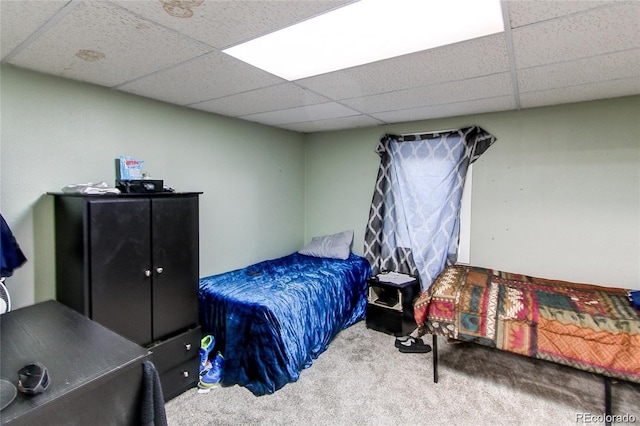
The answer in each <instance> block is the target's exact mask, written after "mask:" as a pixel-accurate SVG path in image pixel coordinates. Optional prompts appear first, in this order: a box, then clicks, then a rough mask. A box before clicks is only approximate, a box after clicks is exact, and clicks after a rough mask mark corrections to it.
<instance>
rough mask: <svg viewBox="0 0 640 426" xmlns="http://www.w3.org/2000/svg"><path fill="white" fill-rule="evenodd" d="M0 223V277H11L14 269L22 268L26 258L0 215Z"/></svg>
mask: <svg viewBox="0 0 640 426" xmlns="http://www.w3.org/2000/svg"><path fill="white" fill-rule="evenodd" d="M0 222H1V223H0V225H1V226H0V228H1V229H0V231H1V232H0V241H1V244H2V245H1V249H0V258H2V263H1V265H0V276H2V277H10V276H11V275H13V271H14V269H17V268H19V267H20V266H22V265H23V264H24V262H26V261H27V258H26V257H25V255H24V254H23V253H22V250H20V246H19V245H18V242H17V241H16V239H15V237H14V236H13V233H12V232H11V229H10V228H9V225H7V222H6V221H5V220H4V217H2V215H1V214H0Z"/></svg>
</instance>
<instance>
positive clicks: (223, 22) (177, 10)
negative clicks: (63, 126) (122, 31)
mask: <svg viewBox="0 0 640 426" xmlns="http://www.w3.org/2000/svg"><path fill="white" fill-rule="evenodd" d="M351 1H352V0H337V1H327V0H304V1H300V0H297V1H291V0H289V1H283V0H278V1H256V0H251V1H220V0H215V1H211V0H190V1H176V0H156V1H149V0H141V1H140V0H136V1H133V0H117V1H114V3H117V4H118V5H120V6H122V7H124V8H126V9H128V10H131V11H132V12H135V13H136V14H139V15H140V16H143V17H145V18H148V19H150V20H152V21H154V22H157V23H160V24H162V25H164V26H166V27H168V28H172V29H174V30H176V31H178V32H180V33H182V34H186V35H188V36H189V37H192V38H193V39H195V40H200V41H202V42H205V43H207V44H208V45H210V46H213V47H216V48H220V49H222V48H225V47H229V46H231V45H233V44H237V43H240V42H243V41H247V40H250V39H253V38H255V37H258V36H261V35H264V34H267V33H270V32H271V31H273V29H274V28H280V27H285V26H289V25H293V24H294V23H296V22H299V21H302V20H304V19H308V18H310V17H312V16H315V15H318V14H320V13H322V12H325V11H327V10H330V9H333V8H336V7H339V6H342V5H345V4H347V3H350V2H351Z"/></svg>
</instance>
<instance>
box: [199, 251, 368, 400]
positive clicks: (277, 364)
mask: <svg viewBox="0 0 640 426" xmlns="http://www.w3.org/2000/svg"><path fill="white" fill-rule="evenodd" d="M342 257H343V258H329V257H319V256H311V255H304V254H300V252H296V253H292V254H290V255H287V256H284V257H281V258H277V259H272V260H266V261H263V262H260V263H256V264H254V265H251V266H248V267H246V268H242V269H239V270H235V271H231V272H227V273H224V274H219V275H214V276H209V277H205V278H201V279H200V289H199V303H200V320H201V324H202V327H203V330H204V331H205V333H208V334H211V335H213V336H214V337H215V339H216V347H215V349H214V350H215V351H220V352H222V354H223V355H224V358H225V364H224V368H223V373H222V385H223V386H231V385H235V384H237V385H240V386H244V387H246V388H247V389H249V390H250V391H251V392H253V394H254V395H257V396H260V395H265V394H271V393H273V392H275V391H276V390H278V389H280V388H281V387H283V386H284V385H285V384H287V383H289V382H293V381H296V380H297V379H298V377H299V376H300V373H301V371H302V370H303V369H305V368H307V367H309V366H310V365H311V364H312V362H313V360H314V359H316V358H317V357H318V356H319V355H320V354H321V353H322V352H324V351H325V350H326V349H327V347H328V345H329V343H330V342H331V340H332V339H333V338H334V337H335V336H336V335H337V334H338V332H340V331H341V330H343V329H345V328H347V327H349V326H350V325H352V324H354V323H356V322H357V321H359V320H361V319H362V318H363V317H364V313H365V308H366V279H367V277H369V276H370V274H371V267H370V266H369V262H368V261H367V260H366V259H364V258H362V257H360V256H357V255H355V254H353V253H350V252H347V253H346V254H345V255H344V256H342Z"/></svg>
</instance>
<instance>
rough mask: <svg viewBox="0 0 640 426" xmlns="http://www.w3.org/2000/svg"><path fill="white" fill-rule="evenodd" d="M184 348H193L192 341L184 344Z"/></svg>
mask: <svg viewBox="0 0 640 426" xmlns="http://www.w3.org/2000/svg"><path fill="white" fill-rule="evenodd" d="M184 348H185V349H186V350H188V351H190V350H191V343H187V344H186V345H184Z"/></svg>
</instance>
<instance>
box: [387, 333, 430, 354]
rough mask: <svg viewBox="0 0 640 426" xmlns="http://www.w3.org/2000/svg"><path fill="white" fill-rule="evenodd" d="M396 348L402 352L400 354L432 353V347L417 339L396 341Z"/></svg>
mask: <svg viewBox="0 0 640 426" xmlns="http://www.w3.org/2000/svg"><path fill="white" fill-rule="evenodd" d="M396 346H397V347H398V349H399V350H400V352H402V353H405V354H426V353H428V352H431V346H430V345H427V344H426V343H424V342H423V341H422V339H416V338H413V337H410V338H409V339H407V340H405V341H404V342H402V341H401V342H398V340H397V339H396Z"/></svg>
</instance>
